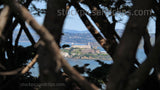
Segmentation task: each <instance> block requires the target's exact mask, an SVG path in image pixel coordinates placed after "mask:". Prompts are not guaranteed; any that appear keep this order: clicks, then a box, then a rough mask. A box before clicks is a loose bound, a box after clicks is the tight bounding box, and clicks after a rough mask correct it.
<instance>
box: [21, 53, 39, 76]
mask: <svg viewBox="0 0 160 90" xmlns="http://www.w3.org/2000/svg"><path fill="white" fill-rule="evenodd" d="M37 58H38V55H37V54H36V56H35V57H34V58H33V59H32V61H31V62H30V63H29V64H28V65H27V66H26V67H25V68H24V69H23V70H22V71H21V74H25V73H26V72H28V71H29V70H30V69H31V68H32V66H33V65H34V64H35V63H36V61H37Z"/></svg>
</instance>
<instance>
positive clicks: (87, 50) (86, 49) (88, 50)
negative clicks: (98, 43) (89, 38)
mask: <svg viewBox="0 0 160 90" xmlns="http://www.w3.org/2000/svg"><path fill="white" fill-rule="evenodd" d="M66 49H68V50H70V49H72V50H70V52H72V53H68V52H61V54H62V55H63V56H64V57H72V56H74V55H79V54H77V53H76V51H78V50H80V51H79V52H81V54H83V55H84V54H106V53H104V52H102V51H100V50H99V49H97V47H92V46H91V45H90V43H88V45H72V46H71V47H70V48H66Z"/></svg>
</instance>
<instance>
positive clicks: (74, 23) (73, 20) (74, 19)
mask: <svg viewBox="0 0 160 90" xmlns="http://www.w3.org/2000/svg"><path fill="white" fill-rule="evenodd" d="M35 4H36V6H38V7H39V6H40V8H46V4H45V3H44V2H42V3H37V2H36V3H35ZM85 8H86V9H88V8H87V7H85ZM71 11H72V14H71ZM69 12H70V13H69V14H68V15H67V17H66V20H65V23H64V26H63V29H64V30H66V29H67V30H77V31H85V30H87V28H86V27H85V25H84V24H83V22H82V21H81V19H80V18H79V16H78V15H77V13H76V11H75V9H74V7H71V8H70V11H69ZM34 17H35V19H36V20H37V21H38V22H39V23H40V24H43V19H44V15H41V16H40V17H39V16H34ZM88 18H89V17H88ZM89 19H90V18H89ZM116 19H118V20H119V19H121V20H122V21H120V22H119V23H117V24H116V27H115V28H116V29H124V28H125V24H126V22H127V21H128V17H127V16H125V15H123V16H120V15H119V16H117V17H116ZM90 20H91V19H90ZM149 21H150V22H149V24H148V30H149V32H150V33H154V32H155V19H153V18H150V20H149ZM91 22H92V21H91ZM92 23H93V22H92ZM93 24H94V23H93ZM94 26H95V27H96V25H94ZM96 28H97V27H96ZM97 29H98V28H97Z"/></svg>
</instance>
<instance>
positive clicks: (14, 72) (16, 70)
mask: <svg viewBox="0 0 160 90" xmlns="http://www.w3.org/2000/svg"><path fill="white" fill-rule="evenodd" d="M21 70H22V68H18V69H15V70H12V71H5V72H0V75H2V76H7V75H17V74H18V73H19V72H20V71H21Z"/></svg>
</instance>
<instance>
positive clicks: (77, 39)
mask: <svg viewBox="0 0 160 90" xmlns="http://www.w3.org/2000/svg"><path fill="white" fill-rule="evenodd" d="M63 31H64V32H63V33H64V35H63V36H62V40H61V43H63V44H88V42H90V43H91V44H92V45H96V46H97V45H99V44H98V43H97V41H96V40H95V39H94V37H93V36H92V35H91V34H90V32H89V31H87V30H86V31H85V30H83V31H76V30H66V29H65V30H63ZM116 31H117V33H118V34H119V35H120V36H122V34H123V30H120V29H117V30H116ZM18 32H19V30H18V29H17V30H15V31H14V35H13V40H15V38H16V37H17V34H18ZM30 33H31V34H32V35H33V37H34V39H35V40H36V41H37V40H39V36H38V35H37V34H36V32H34V31H33V30H32V29H31V28H30ZM150 37H151V43H152V45H153V44H154V41H155V34H154V33H150ZM20 41H28V38H27V36H26V35H25V33H24V32H23V33H22V35H21V38H20ZM143 43H144V42H143V40H141V44H140V45H139V48H142V47H143Z"/></svg>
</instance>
